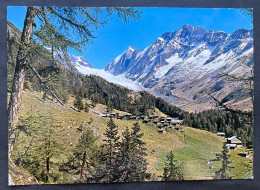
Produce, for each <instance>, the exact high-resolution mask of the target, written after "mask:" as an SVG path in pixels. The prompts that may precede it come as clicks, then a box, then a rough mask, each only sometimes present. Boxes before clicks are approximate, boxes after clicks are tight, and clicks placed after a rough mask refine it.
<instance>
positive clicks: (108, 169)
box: [99, 118, 120, 183]
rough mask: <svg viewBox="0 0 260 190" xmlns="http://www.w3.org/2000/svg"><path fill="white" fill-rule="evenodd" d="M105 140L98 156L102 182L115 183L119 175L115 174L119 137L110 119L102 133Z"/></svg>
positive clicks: (116, 128)
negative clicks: (101, 168) (101, 166)
mask: <svg viewBox="0 0 260 190" xmlns="http://www.w3.org/2000/svg"><path fill="white" fill-rule="evenodd" d="M104 135H105V139H104V140H103V141H104V145H103V146H102V148H103V152H102V153H101V155H100V157H99V158H100V163H101V164H103V165H104V172H105V173H104V174H105V175H103V179H102V180H103V182H106V183H110V182H115V181H116V180H117V179H118V178H119V177H118V175H120V174H119V173H118V172H117V167H118V149H119V138H120V137H119V136H118V126H117V125H116V124H115V122H114V121H113V119H112V118H110V120H109V122H108V123H107V128H106V132H105V133H104Z"/></svg>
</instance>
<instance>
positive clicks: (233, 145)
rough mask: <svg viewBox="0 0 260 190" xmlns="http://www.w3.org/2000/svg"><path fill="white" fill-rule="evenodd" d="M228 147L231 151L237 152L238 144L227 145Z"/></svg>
mask: <svg viewBox="0 0 260 190" xmlns="http://www.w3.org/2000/svg"><path fill="white" fill-rule="evenodd" d="M226 147H227V148H228V149H230V150H236V148H237V145H236V144H226Z"/></svg>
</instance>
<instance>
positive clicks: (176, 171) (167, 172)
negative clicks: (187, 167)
mask: <svg viewBox="0 0 260 190" xmlns="http://www.w3.org/2000/svg"><path fill="white" fill-rule="evenodd" d="M166 158H167V161H166V162H165V167H164V168H163V177H162V180H163V181H180V180H184V174H183V167H182V165H181V164H179V165H178V163H177V161H176V160H174V155H173V153H172V151H171V152H170V154H169V155H167V156H166Z"/></svg>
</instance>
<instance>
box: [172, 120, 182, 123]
mask: <svg viewBox="0 0 260 190" xmlns="http://www.w3.org/2000/svg"><path fill="white" fill-rule="evenodd" d="M180 122H181V121H180V120H172V123H180Z"/></svg>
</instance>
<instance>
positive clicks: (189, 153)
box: [157, 127, 223, 179]
mask: <svg viewBox="0 0 260 190" xmlns="http://www.w3.org/2000/svg"><path fill="white" fill-rule="evenodd" d="M184 131H185V134H186V143H187V144H186V146H185V147H183V148H181V149H179V150H175V151H173V154H174V156H175V159H176V160H177V161H179V162H183V163H184V168H185V173H186V179H212V178H213V174H214V173H215V171H216V170H217V169H219V167H220V162H211V163H210V164H208V162H209V161H210V160H213V159H215V158H216V156H215V154H216V153H221V150H222V143H223V139H222V138H220V137H217V136H216V135H215V134H213V133H210V132H207V131H203V130H198V129H193V128H189V127H186V128H184ZM167 154H169V152H166V153H163V154H160V155H159V162H158V164H157V168H158V170H160V171H162V170H163V167H164V162H165V160H166V155H167ZM212 165H213V168H212V169H211V168H210V166H212Z"/></svg>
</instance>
